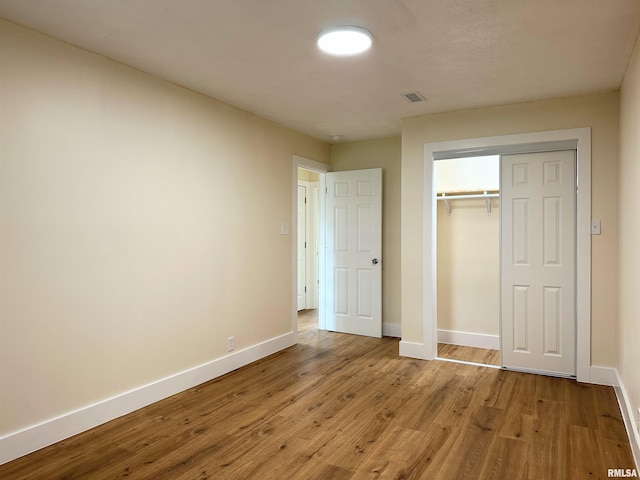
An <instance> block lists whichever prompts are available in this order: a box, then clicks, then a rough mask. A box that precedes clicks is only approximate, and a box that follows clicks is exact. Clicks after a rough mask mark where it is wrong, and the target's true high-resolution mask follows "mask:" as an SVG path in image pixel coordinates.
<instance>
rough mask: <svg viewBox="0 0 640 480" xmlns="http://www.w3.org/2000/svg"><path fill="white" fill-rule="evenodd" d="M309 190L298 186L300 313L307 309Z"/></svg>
mask: <svg viewBox="0 0 640 480" xmlns="http://www.w3.org/2000/svg"><path fill="white" fill-rule="evenodd" d="M306 197H307V189H306V187H304V186H303V185H298V311H300V310H304V309H305V308H307V305H306V298H307V295H306V278H307V271H306V259H307V252H306V249H307V241H306V235H307V228H306V223H307V209H306Z"/></svg>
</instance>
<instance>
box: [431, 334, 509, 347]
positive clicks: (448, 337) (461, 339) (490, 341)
mask: <svg viewBox="0 0 640 480" xmlns="http://www.w3.org/2000/svg"><path fill="white" fill-rule="evenodd" d="M438 342H439V343H450V344H452V345H464V346H466V347H476V348H490V349H492V350H499V349H500V337H499V336H498V335H486V334H483V333H468V332H456V331H453V330H438Z"/></svg>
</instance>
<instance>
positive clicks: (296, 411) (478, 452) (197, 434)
mask: <svg viewBox="0 0 640 480" xmlns="http://www.w3.org/2000/svg"><path fill="white" fill-rule="evenodd" d="M307 313H308V312H307ZM309 315H313V314H312V313H309ZM299 340H300V343H299V344H298V345H296V346H294V347H291V348H288V349H287V350H284V351H282V352H279V353H276V354H274V355H271V356H270V357H268V358H265V359H263V360H261V361H258V362H255V363H253V364H251V365H248V366H246V367H244V368H241V369H239V370H236V371H234V372H232V373H230V374H228V375H225V376H224V377H221V378H218V379H215V380H212V381H210V382H207V383H205V384H203V385H200V386H198V387H196V388H192V389H190V390H188V391H186V392H183V393H180V394H178V395H175V396H173V397H171V398H168V399H166V400H163V401H161V402H158V403H156V404H153V405H151V406H149V407H146V408H143V409H141V410H138V411H136V412H133V413H132V414H130V415H126V416H124V417H121V418H119V419H116V420H114V421H112V422H109V423H107V424H105V425H102V426H100V427H97V428H94V429H93V430H90V431H88V432H84V433H82V434H80V435H77V436H75V437H73V438H70V439H68V440H65V441H62V442H60V443H58V444H56V445H53V446H51V447H48V448H45V449H43V450H40V451H38V452H35V453H33V454H31V455H28V456H26V457H23V458H20V459H17V460H15V461H13V462H10V463H8V464H5V465H2V466H0V478H2V479H3V480H14V479H47V480H51V479H91V480H94V479H95V480H102V479H115V478H130V479H154V480H155V479H158V480H159V479H172V480H174V479H200V480H203V479H260V480H268V479H278V480H280V479H305V480H306V479H323V480H324V479H336V480H340V479H354V480H361V479H362V480H371V479H472V478H481V479H520V478H527V479H545V480H546V479H567V480H573V479H583V478H607V469H608V468H634V465H633V459H632V456H631V451H630V448H629V443H628V440H627V437H626V433H625V430H624V426H623V424H622V419H621V416H620V412H619V410H618V405H617V402H616V398H615V395H614V392H613V389H611V388H609V387H603V386H598V385H585V384H580V383H577V382H575V381H570V380H566V379H560V378H552V377H544V376H538V375H530V374H524V373H516V372H508V371H502V370H499V369H494V368H483V367H476V366H471V365H463V364H456V363H451V362H442V361H431V362H427V361H420V360H414V359H410V358H401V357H399V356H398V340H397V339H394V338H382V339H372V338H365V337H358V336H353V335H343V334H336V333H330V332H324V331H318V330H317V328H314V327H313V319H312V318H311V319H309V318H307V319H304V318H303V319H301V322H300V328H299Z"/></svg>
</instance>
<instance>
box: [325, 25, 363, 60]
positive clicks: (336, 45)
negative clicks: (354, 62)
mask: <svg viewBox="0 0 640 480" xmlns="http://www.w3.org/2000/svg"><path fill="white" fill-rule="evenodd" d="M369 47H371V32H369V30H366V29H364V28H362V27H354V26H351V25H346V26H341V27H334V28H330V29H328V30H325V31H324V32H322V33H321V34H320V36H319V37H318V48H319V49H320V50H322V51H323V52H325V53H328V54H329V55H338V56H347V55H357V54H359V53H363V52H365V51H367V50H369Z"/></svg>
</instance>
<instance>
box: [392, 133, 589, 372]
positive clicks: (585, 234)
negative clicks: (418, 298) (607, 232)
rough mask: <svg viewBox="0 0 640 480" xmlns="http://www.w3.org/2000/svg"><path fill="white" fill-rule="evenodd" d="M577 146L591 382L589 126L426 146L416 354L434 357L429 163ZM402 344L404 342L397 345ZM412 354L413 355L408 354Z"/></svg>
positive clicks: (580, 308)
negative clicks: (419, 348)
mask: <svg viewBox="0 0 640 480" xmlns="http://www.w3.org/2000/svg"><path fill="white" fill-rule="evenodd" d="M558 149H563V150H565V149H575V150H576V162H577V173H576V177H577V178H576V184H577V185H578V191H577V196H576V285H575V287H576V378H577V380H578V381H581V382H590V381H591V228H590V225H591V128H590V127H585V128H575V129H566V130H553V131H545V132H534V133H523V134H515V135H501V136H494V137H481V138H471V139H463V140H452V141H446V142H434V143H427V144H425V145H424V190H423V202H424V204H423V212H424V213H423V242H422V244H423V272H422V275H423V282H424V283H423V284H424V291H423V319H422V336H423V339H422V343H423V348H422V352H421V355H420V358H424V359H428V360H430V359H433V358H435V357H436V352H437V347H438V331H437V329H438V322H437V298H438V296H437V276H436V266H437V250H436V249H437V210H436V209H437V202H436V200H435V196H434V195H435V186H434V175H433V162H434V161H435V160H441V159H445V158H457V157H465V156H478V155H491V154H506V153H533V152H542V151H550V150H558ZM401 349H402V345H401ZM411 356H415V355H411Z"/></svg>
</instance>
